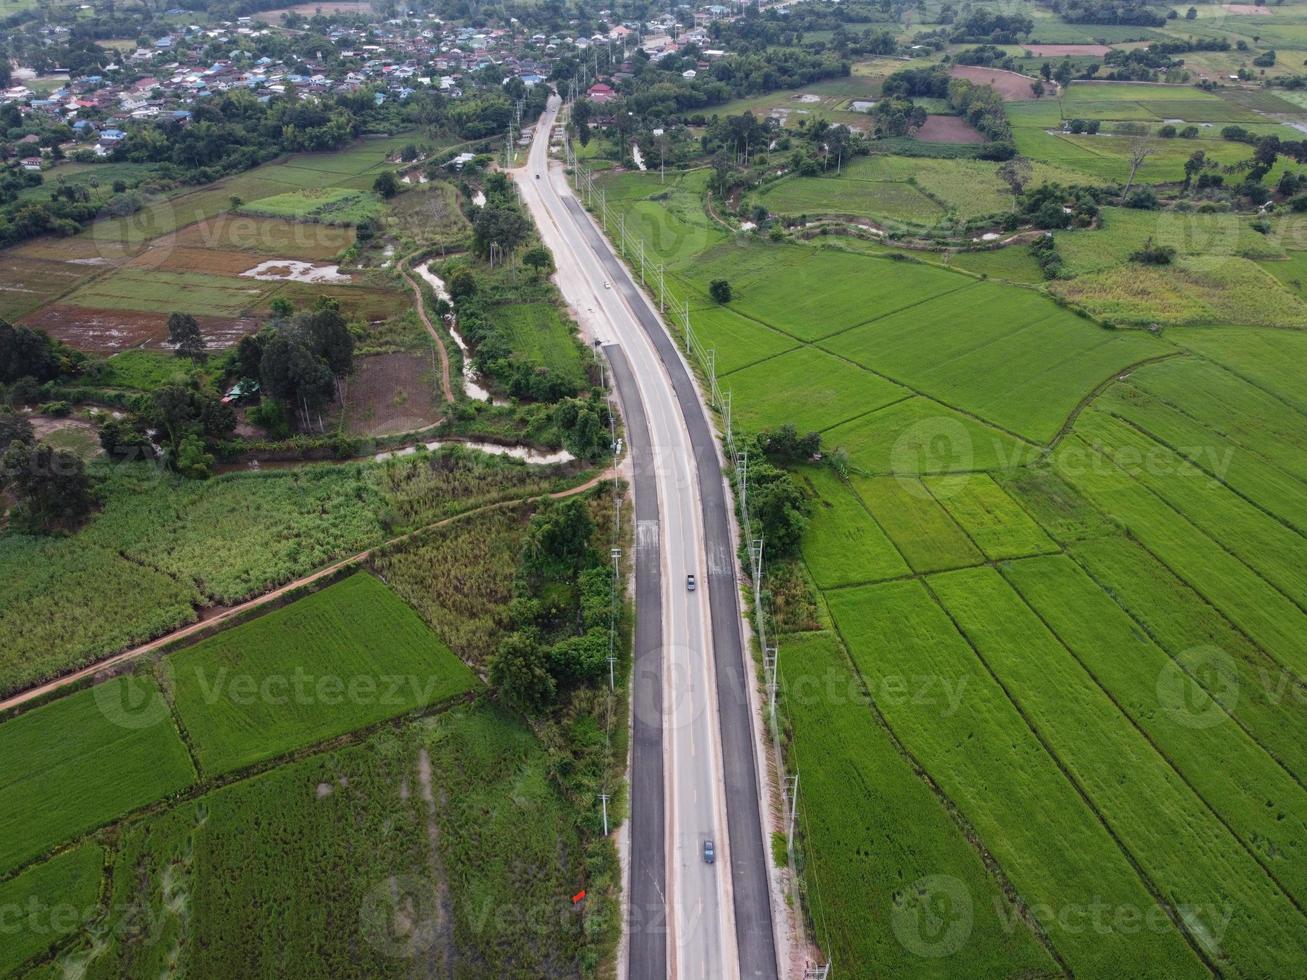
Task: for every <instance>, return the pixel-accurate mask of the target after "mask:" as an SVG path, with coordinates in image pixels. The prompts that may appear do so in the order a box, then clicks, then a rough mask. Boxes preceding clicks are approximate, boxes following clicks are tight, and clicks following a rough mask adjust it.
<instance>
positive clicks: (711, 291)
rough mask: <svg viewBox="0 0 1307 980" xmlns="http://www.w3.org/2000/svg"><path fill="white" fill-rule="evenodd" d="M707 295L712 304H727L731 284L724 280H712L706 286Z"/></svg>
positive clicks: (730, 292)
mask: <svg viewBox="0 0 1307 980" xmlns="http://www.w3.org/2000/svg"><path fill="white" fill-rule="evenodd" d="M708 295H709V296H711V297H712V298H713V301H714V302H717V303H729V302H730V301H731V296H732V291H731V284H730V283H729V282H727V281H726V280H725V279H714V280H713V281H712V282H710V283H709V284H708Z"/></svg>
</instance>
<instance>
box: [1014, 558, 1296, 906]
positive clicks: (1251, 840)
mask: <svg viewBox="0 0 1307 980" xmlns="http://www.w3.org/2000/svg"><path fill="white" fill-rule="evenodd" d="M1000 569H1001V571H1002V573H1003V577H1004V578H1005V579H1007V581H1008V584H1010V585H1011V586H1012V587H1013V588H1015V589H1016V590H1017V592H1018V593H1020V594H1021V596H1022V598H1023V599H1025V601H1026V602H1027V603H1028V604H1029V605H1030V606H1031V607H1032V608H1033V609H1034V610H1035V611H1036V612H1037V613H1038V615H1039V617H1040V618H1041V619H1042V620H1043V621H1044V623H1045V624H1046V625H1047V626H1048V628H1049V629H1050V630H1051V631H1052V632H1053V633H1054V634H1055V635H1056V636H1057V637H1058V639H1059V640H1060V641H1061V642H1062V644H1063V645H1064V646H1065V647H1066V648H1067V649H1068V650H1069V651H1070V652H1071V653H1072V654H1073V655H1074V656H1075V657H1076V659H1077V660H1078V661H1079V662H1080V663H1081V664H1082V665H1083V666H1084V668H1085V670H1086V671H1087V672H1088V673H1089V674H1090V675H1091V676H1092V677H1093V678H1094V680H1095V682H1096V683H1097V684H1098V685H1099V686H1100V687H1101V688H1102V689H1103V691H1104V692H1106V693H1107V695H1108V696H1109V697H1111V698H1112V700H1113V701H1114V702H1115V703H1116V705H1117V706H1118V707H1119V708H1120V709H1121V711H1122V712H1123V713H1124V714H1126V715H1128V716H1129V717H1130V719H1131V721H1132V722H1133V723H1134V724H1135V726H1136V727H1138V729H1139V730H1140V731H1141V732H1143V733H1144V734H1145V735H1146V736H1147V737H1148V738H1149V739H1150V740H1151V741H1152V742H1153V744H1154V745H1155V746H1156V748H1157V750H1158V752H1160V753H1161V754H1162V755H1163V756H1164V757H1165V758H1166V759H1167V761H1168V762H1170V764H1171V765H1172V766H1173V767H1174V768H1175V770H1176V771H1177V772H1178V773H1179V774H1180V775H1181V776H1182V777H1183V778H1184V780H1185V781H1186V782H1187V783H1189V785H1190V786H1192V787H1193V789H1194V791H1195V792H1196V793H1197V794H1198V795H1199V797H1201V799H1202V800H1203V802H1204V804H1205V805H1206V806H1207V807H1209V808H1210V809H1211V810H1212V811H1213V812H1214V813H1215V814H1216V815H1217V816H1218V817H1219V818H1220V819H1221V820H1222V822H1224V823H1225V824H1226V825H1227V826H1228V827H1229V828H1230V830H1231V832H1232V833H1233V834H1234V835H1235V836H1236V837H1237V838H1239V840H1240V841H1241V842H1242V843H1243V845H1244V846H1245V847H1246V848H1247V849H1248V850H1249V851H1250V852H1251V853H1252V854H1253V855H1254V857H1255V858H1256V859H1257V861H1258V862H1259V863H1260V864H1261V865H1262V866H1263V867H1264V868H1265V869H1266V871H1267V872H1268V873H1269V874H1270V875H1272V876H1273V877H1274V878H1275V879H1276V880H1277V881H1278V882H1279V883H1280V885H1281V886H1282V887H1283V888H1284V889H1285V890H1286V892H1287V893H1288V894H1289V895H1291V896H1292V897H1293V898H1294V900H1295V901H1296V902H1298V903H1300V904H1301V899H1302V895H1303V892H1304V888H1307V868H1305V867H1304V864H1303V862H1302V861H1300V860H1299V859H1298V857H1297V856H1298V855H1300V854H1302V853H1304V851H1307V790H1304V789H1303V787H1302V786H1301V785H1300V784H1299V783H1298V782H1297V781H1296V780H1295V779H1294V778H1293V776H1291V775H1290V774H1289V773H1288V772H1287V771H1285V769H1284V768H1282V766H1281V765H1280V763H1279V762H1277V761H1276V760H1275V759H1274V758H1273V757H1272V756H1271V755H1269V754H1268V753H1267V752H1266V750H1265V749H1264V748H1262V746H1261V745H1259V744H1258V743H1257V742H1256V741H1255V740H1254V739H1253V738H1251V737H1249V735H1248V734H1247V733H1246V732H1244V731H1243V730H1242V729H1241V728H1240V727H1239V726H1237V725H1236V724H1234V722H1233V719H1232V718H1231V717H1230V716H1229V715H1228V714H1227V713H1226V710H1225V707H1224V706H1223V705H1222V703H1221V702H1220V701H1218V700H1217V699H1216V698H1215V697H1213V696H1212V694H1211V693H1209V691H1208V690H1207V689H1206V688H1205V687H1204V686H1203V685H1202V683H1200V678H1201V677H1202V676H1203V675H1204V673H1207V674H1212V673H1215V674H1220V671H1221V669H1222V668H1224V667H1225V661H1224V660H1222V661H1221V662H1220V666H1218V667H1215V669H1213V668H1214V664H1213V662H1210V661H1209V662H1203V655H1199V656H1197V657H1196V656H1194V655H1193V654H1192V653H1188V652H1186V653H1183V654H1181V656H1180V657H1179V658H1178V659H1176V660H1172V658H1171V657H1170V656H1168V655H1167V653H1166V652H1165V651H1163V650H1162V649H1161V647H1159V646H1158V645H1157V644H1156V643H1154V642H1153V641H1152V640H1151V639H1150V638H1149V637H1148V636H1146V635H1145V634H1143V633H1142V632H1141V631H1140V629H1139V626H1138V624H1136V623H1135V621H1134V620H1133V619H1131V618H1130V617H1129V616H1128V615H1127V614H1126V613H1125V612H1124V611H1122V609H1121V608H1120V607H1119V606H1118V605H1117V604H1116V603H1115V602H1114V601H1113V600H1112V598H1111V597H1109V596H1108V595H1107V594H1106V593H1105V592H1103V590H1102V589H1101V588H1099V586H1098V585H1097V584H1096V583H1095V582H1094V580H1093V579H1091V578H1090V577H1089V576H1088V575H1086V574H1085V572H1084V570H1083V569H1081V568H1080V567H1079V566H1077V565H1076V564H1075V563H1074V562H1073V561H1071V559H1069V558H1066V557H1064V556H1050V557H1044V558H1031V559H1027V560H1023V561H1015V562H1009V563H1005V564H1004V565H1001V566H1000ZM1195 668H1197V669H1196V670H1195ZM1189 671H1193V673H1190V672H1189ZM1195 675H1197V676H1195ZM1234 676H1235V675H1234V673H1233V672H1229V673H1226V674H1224V675H1223V676H1222V680H1221V681H1220V682H1218V683H1217V684H1215V685H1213V686H1216V687H1225V684H1226V683H1228V681H1229V680H1230V679H1232V678H1233V677H1234ZM1225 691H1228V688H1225ZM1225 691H1223V692H1222V693H1225Z"/></svg>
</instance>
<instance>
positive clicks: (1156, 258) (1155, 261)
mask: <svg viewBox="0 0 1307 980" xmlns="http://www.w3.org/2000/svg"><path fill="white" fill-rule="evenodd" d="M1130 261H1131V262H1138V263H1140V264H1141V265H1170V264H1171V263H1172V262H1173V261H1175V247H1174V246H1171V245H1154V244H1153V240H1152V238H1149V239H1148V241H1146V242H1144V244H1143V246H1142V247H1140V248H1139V249H1137V250H1136V251H1134V252H1131V253H1130Z"/></svg>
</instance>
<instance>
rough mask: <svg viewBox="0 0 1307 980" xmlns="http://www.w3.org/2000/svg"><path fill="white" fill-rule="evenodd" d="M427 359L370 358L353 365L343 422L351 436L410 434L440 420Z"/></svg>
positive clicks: (434, 376) (400, 356)
mask: <svg viewBox="0 0 1307 980" xmlns="http://www.w3.org/2000/svg"><path fill="white" fill-rule="evenodd" d="M437 377H438V376H437V374H436V372H435V368H434V366H433V364H432V359H431V357H430V356H424V355H421V354H403V353H400V354H373V355H371V356H369V357H360V358H358V359H357V360H356V361H355V362H354V373H353V374H351V375H350V377H349V381H348V385H347V388H346V391H345V422H346V426H347V427H348V428H349V431H350V432H351V433H353V434H354V435H368V436H381V435H390V434H393V433H396V432H412V431H414V430H416V429H422V428H425V427H426V426H429V425H434V424H435V423H436V422H438V421H439V420H440V416H441V412H440V389H439V388H438V387H437Z"/></svg>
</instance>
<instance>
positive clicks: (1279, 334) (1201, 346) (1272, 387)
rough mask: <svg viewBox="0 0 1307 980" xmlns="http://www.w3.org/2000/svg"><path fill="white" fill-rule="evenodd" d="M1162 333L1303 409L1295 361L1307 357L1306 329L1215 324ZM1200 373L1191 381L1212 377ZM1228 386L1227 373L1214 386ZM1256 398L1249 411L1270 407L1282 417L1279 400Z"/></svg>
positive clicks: (1306, 402) (1306, 394) (1306, 395)
mask: <svg viewBox="0 0 1307 980" xmlns="http://www.w3.org/2000/svg"><path fill="white" fill-rule="evenodd" d="M1167 336H1168V337H1169V338H1171V339H1172V340H1174V341H1175V342H1176V343H1178V344H1180V345H1181V346H1183V347H1187V348H1188V349H1189V350H1192V351H1195V352H1197V353H1199V354H1201V355H1202V356H1203V357H1205V358H1208V359H1210V360H1212V361H1215V362H1216V363H1218V364H1221V365H1224V366H1225V367H1226V369H1227V370H1228V371H1229V372H1231V373H1232V374H1233V375H1236V376H1237V377H1239V378H1242V379H1244V380H1245V381H1246V382H1247V383H1248V384H1249V385H1255V386H1256V387H1258V388H1261V389H1264V391H1265V392H1266V393H1269V394H1270V395H1272V396H1274V399H1278V400H1280V401H1281V402H1282V403H1287V404H1288V405H1291V406H1293V407H1294V408H1296V409H1297V410H1298V411H1299V412H1307V391H1304V390H1303V384H1302V370H1301V365H1302V364H1303V363H1304V361H1305V360H1307V333H1298V332H1295V331H1289V330H1246V329H1239V328H1236V327H1221V328H1216V329H1208V330H1172V331H1168V333H1167ZM1203 373H1204V376H1205V377H1204V378H1203V379H1197V378H1196V379H1195V380H1196V381H1197V380H1204V381H1210V380H1211V379H1212V378H1213V377H1215V375H1213V373H1212V371H1210V370H1207V371H1204V372H1203ZM1160 374H1161V372H1159V371H1156V370H1153V371H1150V372H1149V377H1150V378H1157V377H1159V376H1160ZM1234 384H1236V382H1235V380H1234V379H1233V378H1230V377H1229V376H1228V375H1227V377H1226V379H1225V380H1224V383H1223V384H1221V385H1220V388H1222V389H1229V388H1230V387H1231V386H1232V385H1234ZM1245 395H1246V396H1248V397H1253V396H1254V393H1252V392H1246V393H1245ZM1257 400H1258V401H1259V402H1260V403H1261V407H1260V408H1258V409H1254V411H1255V412H1257V414H1260V413H1261V412H1262V411H1265V410H1270V411H1272V413H1273V415H1274V416H1282V415H1284V408H1283V404H1281V405H1276V404H1275V403H1274V401H1272V400H1270V399H1266V398H1265V397H1259V398H1258V399H1257ZM1253 417H1255V416H1253ZM1286 424H1288V425H1290V426H1291V427H1298V426H1301V425H1302V419H1301V418H1294V419H1293V420H1292V421H1291V422H1288V423H1286Z"/></svg>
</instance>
